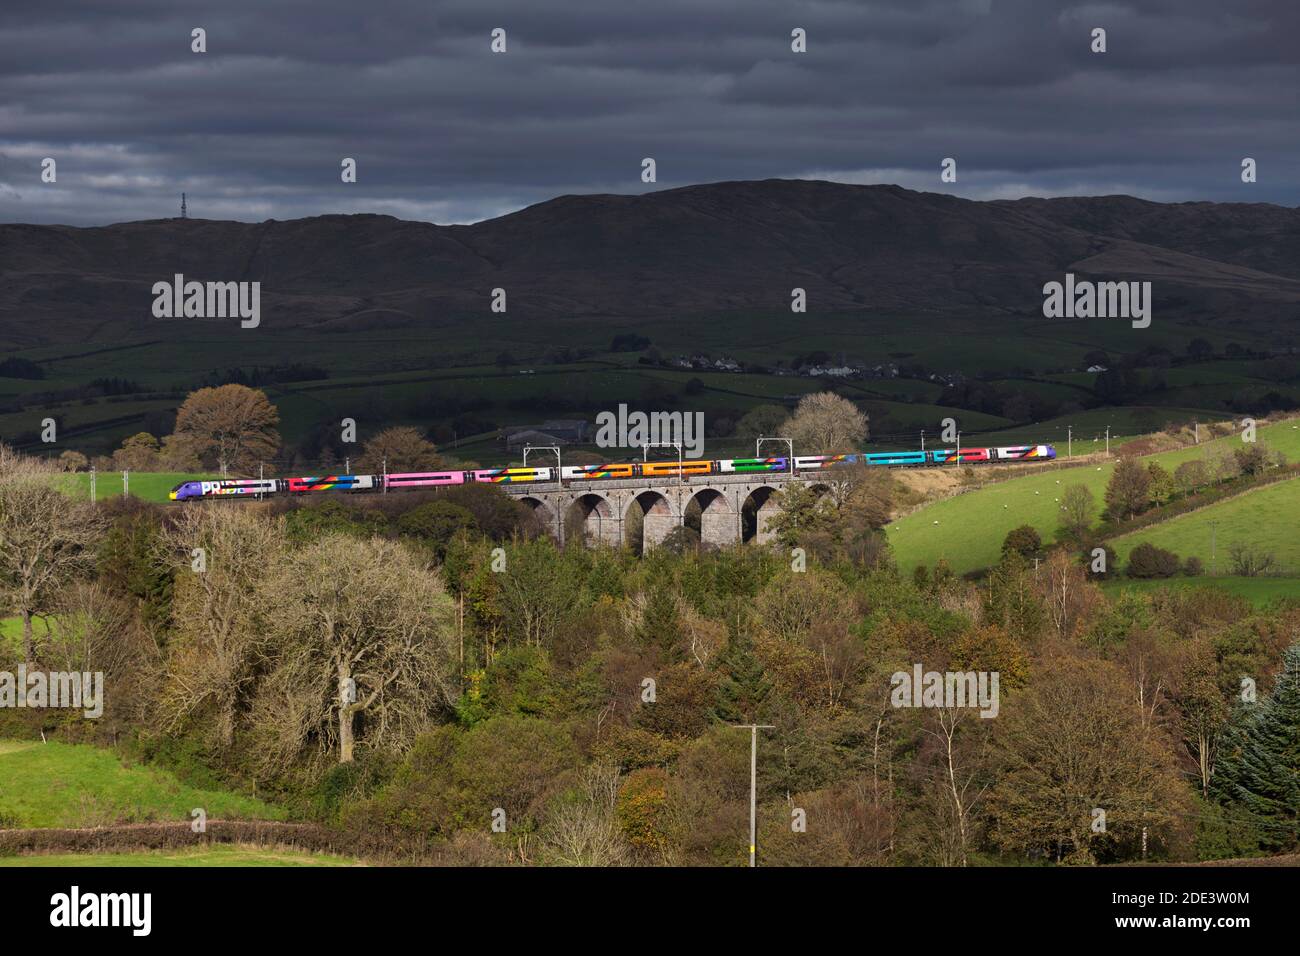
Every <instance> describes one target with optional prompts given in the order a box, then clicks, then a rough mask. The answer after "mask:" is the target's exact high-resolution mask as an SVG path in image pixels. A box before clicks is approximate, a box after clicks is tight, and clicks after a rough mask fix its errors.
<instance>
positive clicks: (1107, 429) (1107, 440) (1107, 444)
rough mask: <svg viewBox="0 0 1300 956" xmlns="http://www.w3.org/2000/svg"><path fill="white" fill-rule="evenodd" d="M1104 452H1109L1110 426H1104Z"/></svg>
mask: <svg viewBox="0 0 1300 956" xmlns="http://www.w3.org/2000/svg"><path fill="white" fill-rule="evenodd" d="M1106 454H1108V455H1109V454H1110V426H1109V425H1107V426H1106Z"/></svg>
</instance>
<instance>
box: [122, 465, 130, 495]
mask: <svg viewBox="0 0 1300 956" xmlns="http://www.w3.org/2000/svg"><path fill="white" fill-rule="evenodd" d="M129 475H130V472H128V471H127V470H126V469H125V468H124V469H122V497H123V498H125V497H126V496H127V495H128V494H129V493H130V491H131V479H130V477H129Z"/></svg>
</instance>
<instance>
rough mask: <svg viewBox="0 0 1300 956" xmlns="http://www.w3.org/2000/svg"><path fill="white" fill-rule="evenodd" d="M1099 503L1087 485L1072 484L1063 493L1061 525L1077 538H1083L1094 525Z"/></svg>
mask: <svg viewBox="0 0 1300 956" xmlns="http://www.w3.org/2000/svg"><path fill="white" fill-rule="evenodd" d="M1096 507H1097V504H1096V501H1095V500H1094V498H1093V496H1092V492H1091V491H1089V490H1088V486H1087V485H1070V486H1069V487H1068V488H1066V489H1065V491H1064V492H1063V493H1062V494H1061V527H1062V528H1063V529H1065V531H1066V533H1067V534H1069V535H1071V536H1072V537H1075V538H1082V537H1083V535H1084V533H1085V532H1087V530H1088V528H1089V527H1091V525H1092V518H1093V514H1094V513H1095V510H1096Z"/></svg>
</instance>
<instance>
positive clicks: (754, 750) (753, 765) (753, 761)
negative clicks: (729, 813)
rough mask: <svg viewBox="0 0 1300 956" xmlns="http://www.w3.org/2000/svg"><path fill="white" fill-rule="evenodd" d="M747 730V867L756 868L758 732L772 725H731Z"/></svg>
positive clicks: (771, 727) (768, 728) (770, 728)
mask: <svg viewBox="0 0 1300 956" xmlns="http://www.w3.org/2000/svg"><path fill="white" fill-rule="evenodd" d="M731 726H732V727H737V728H739V729H741V730H743V729H745V728H746V727H748V728H749V865H750V866H751V867H754V866H758V824H757V821H758V732H759V731H760V730H772V729H773V725H772V724H732V725H731Z"/></svg>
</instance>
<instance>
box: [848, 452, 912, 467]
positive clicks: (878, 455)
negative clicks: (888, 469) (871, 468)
mask: <svg viewBox="0 0 1300 956" xmlns="http://www.w3.org/2000/svg"><path fill="white" fill-rule="evenodd" d="M852 457H853V458H854V459H856V460H859V461H861V462H863V463H864V464H867V465H886V466H897V465H924V464H925V452H923V451H883V452H873V453H871V454H869V455H853V456H852Z"/></svg>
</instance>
